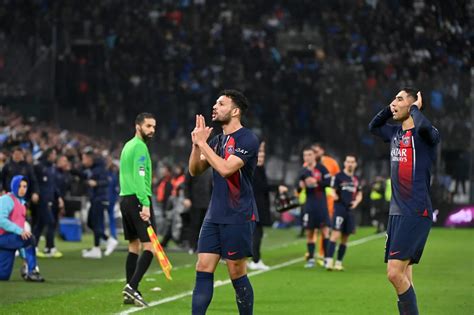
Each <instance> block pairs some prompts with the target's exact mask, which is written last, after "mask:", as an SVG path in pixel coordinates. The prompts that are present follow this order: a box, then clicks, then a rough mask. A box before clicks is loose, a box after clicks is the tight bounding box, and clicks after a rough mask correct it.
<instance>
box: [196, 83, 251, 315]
mask: <svg viewBox="0 0 474 315" xmlns="http://www.w3.org/2000/svg"><path fill="white" fill-rule="evenodd" d="M247 108H248V101H247V98H246V97H245V96H244V95H243V94H242V93H240V92H238V91H236V90H224V91H222V92H221V93H220V96H219V98H218V99H217V101H216V104H215V105H214V106H213V111H212V121H214V122H216V123H219V124H220V125H221V126H222V130H223V133H221V134H219V135H217V136H215V137H214V138H213V139H212V140H211V141H210V142H209V144H208V143H207V139H208V138H209V136H210V134H211V132H212V128H210V127H207V126H206V122H205V120H204V117H203V116H202V115H196V127H195V128H194V130H193V132H192V133H191V139H192V142H193V146H192V151H191V154H190V156H189V173H190V174H191V175H192V176H197V175H200V174H202V173H203V172H204V171H205V170H206V169H207V168H208V167H209V166H211V167H212V168H213V191H212V196H211V202H210V204H209V208H208V210H207V214H206V217H205V219H204V222H203V225H202V228H201V233H200V235H199V240H198V249H197V252H198V261H197V264H196V284H195V287H194V291H193V298H192V314H205V313H206V310H207V308H208V306H209V304H210V303H211V300H212V295H213V282H214V271H215V269H216V266H217V264H218V262H219V260H220V259H221V258H223V259H225V261H226V265H227V269H228V272H229V277H230V279H231V280H232V284H233V286H234V290H235V293H236V301H237V307H238V309H239V313H240V314H252V313H253V300H254V296H253V289H252V285H251V284H250V281H249V279H248V277H247V263H246V261H247V257H251V256H252V234H253V230H254V228H255V221H257V220H258V212H257V207H256V204H255V199H254V194H253V190H252V178H253V173H254V170H255V167H256V164H257V153H258V147H259V141H258V139H257V136H256V135H255V134H254V133H253V132H252V131H250V130H249V129H247V128H245V127H243V126H242V124H241V118H242V114H243V113H244V112H245V111H246V109H247Z"/></svg>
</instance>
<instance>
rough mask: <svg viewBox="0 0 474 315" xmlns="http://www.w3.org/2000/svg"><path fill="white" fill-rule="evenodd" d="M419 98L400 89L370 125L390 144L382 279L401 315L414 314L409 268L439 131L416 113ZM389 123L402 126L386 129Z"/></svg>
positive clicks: (424, 223) (415, 255) (427, 220)
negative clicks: (395, 297) (389, 196)
mask: <svg viewBox="0 0 474 315" xmlns="http://www.w3.org/2000/svg"><path fill="white" fill-rule="evenodd" d="M421 109H422V98H421V93H420V92H418V93H416V90H414V89H412V88H403V89H401V90H400V92H399V93H398V94H397V95H396V96H395V99H394V100H393V101H392V102H391V103H390V106H387V107H385V108H384V109H383V110H381V111H380V112H379V113H378V114H377V115H376V116H375V117H374V118H373V119H372V121H371V122H370V124H369V129H370V131H371V132H372V133H373V134H375V135H377V136H379V137H381V138H382V139H383V140H384V142H390V143H391V145H390V147H391V182H392V200H391V202H390V216H389V221H388V228H387V243H386V248H385V262H386V263H387V277H388V280H389V281H390V282H391V283H392V285H393V286H394V288H395V290H396V292H397V294H398V310H399V312H400V314H404V315H413V314H418V306H417V302H416V295H415V290H414V288H413V276H412V264H417V263H418V262H419V260H420V258H421V255H422V253H423V249H424V246H425V243H426V240H427V238H428V234H429V232H430V229H431V224H432V218H433V207H432V205H431V199H430V196H429V192H430V180H431V166H432V164H433V161H434V160H435V157H436V146H437V144H438V143H439V142H440V136H439V133H438V130H437V129H436V128H435V127H433V126H432V124H431V122H430V121H429V120H428V119H427V118H426V117H425V116H424V115H423V114H422V113H421ZM390 118H393V119H394V120H395V121H398V122H401V125H391V124H388V123H387V121H388V120H389V119H390Z"/></svg>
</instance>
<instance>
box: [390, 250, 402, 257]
mask: <svg viewBox="0 0 474 315" xmlns="http://www.w3.org/2000/svg"><path fill="white" fill-rule="evenodd" d="M399 252H400V251H397V252H390V256H393V255H396V254H398V253H399Z"/></svg>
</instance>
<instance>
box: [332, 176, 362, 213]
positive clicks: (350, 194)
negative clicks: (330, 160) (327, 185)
mask: <svg viewBox="0 0 474 315" xmlns="http://www.w3.org/2000/svg"><path fill="white" fill-rule="evenodd" d="M331 187H332V188H334V190H335V191H336V194H337V196H338V197H339V199H338V200H336V202H337V203H340V204H342V205H344V206H345V207H347V208H350V207H351V203H352V201H354V200H355V198H356V196H357V193H358V192H359V191H361V189H362V188H361V187H360V182H359V179H358V178H357V176H349V175H347V174H346V173H344V172H339V173H337V174H336V176H334V177H333V178H332V181H331Z"/></svg>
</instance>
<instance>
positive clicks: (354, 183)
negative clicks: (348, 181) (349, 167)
mask: <svg viewBox="0 0 474 315" xmlns="http://www.w3.org/2000/svg"><path fill="white" fill-rule="evenodd" d="M352 184H353V185H354V192H353V193H352V200H355V199H356V196H357V193H358V192H359V191H358V190H357V187H359V179H358V178H357V177H356V176H352Z"/></svg>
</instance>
